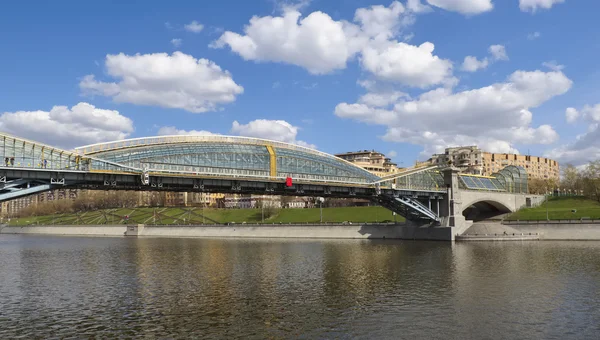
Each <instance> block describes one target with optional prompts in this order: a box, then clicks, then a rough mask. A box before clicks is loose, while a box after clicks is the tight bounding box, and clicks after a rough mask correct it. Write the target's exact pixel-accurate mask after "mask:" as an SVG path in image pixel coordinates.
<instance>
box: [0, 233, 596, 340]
mask: <svg viewBox="0 0 600 340" xmlns="http://www.w3.org/2000/svg"><path fill="white" fill-rule="evenodd" d="M599 255H600V243H597V242H584V243H579V242H528V243H502V244H498V243H486V244H482V243H479V244H476V243H471V244H455V245H450V244H444V243H429V242H394V241H384V242H380V241H359V240H356V241H355V240H352V241H333V240H329V241H303V240H295V241H286V240H217V239H205V240H200V239H124V238H77V237H51V236H44V237H38V236H8V235H6V236H5V235H0V306H1V307H2V308H0V338H2V339H9V338H10V339H31V338H40V337H43V338H82V337H83V338H86V337H101V338H115V337H124V338H146V337H150V338H180V337H203V338H224V337H225V338H240V337H243V338H257V339H259V338H260V339H262V338H290V337H292V338H293V337H299V338H363V339H371V338H394V339H396V338H409V337H419V338H432V339H437V338H445V339H452V338H456V339H463V338H519V339H537V338H548V339H551V338H555V339H562V338H566V337H575V336H576V337H581V338H590V337H591V338H593V337H595V335H596V334H597V332H598V331H599V329H598V327H599V326H598V325H600V313H598V312H597V306H598V305H600V294H599V292H600V256H599Z"/></svg>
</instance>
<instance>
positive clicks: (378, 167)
mask: <svg viewBox="0 0 600 340" xmlns="http://www.w3.org/2000/svg"><path fill="white" fill-rule="evenodd" d="M335 156H336V157H339V158H341V159H343V160H346V161H348V162H350V163H354V164H356V165H358V166H360V167H361V168H363V169H365V170H367V171H369V172H370V173H372V174H374V175H376V176H379V177H383V176H387V175H391V174H394V173H396V172H398V170H400V169H401V168H398V165H397V164H396V163H394V162H392V160H391V159H390V158H388V157H386V156H385V155H384V154H382V153H381V152H377V151H375V150H371V151H369V150H362V151H355V152H346V153H340V154H336V155H335Z"/></svg>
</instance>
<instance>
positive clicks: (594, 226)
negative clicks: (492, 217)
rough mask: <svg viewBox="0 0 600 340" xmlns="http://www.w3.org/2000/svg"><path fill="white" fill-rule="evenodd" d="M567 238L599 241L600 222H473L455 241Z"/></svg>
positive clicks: (568, 239) (569, 239)
mask: <svg viewBox="0 0 600 340" xmlns="http://www.w3.org/2000/svg"><path fill="white" fill-rule="evenodd" d="M532 239H539V240H567V241H582V240H589V241H600V223H592V222H588V223H586V222H585V221H578V220H573V221H543V222H542V221H539V222H538V221H529V222H520V223H516V222H511V223H509V224H503V223H500V222H491V221H486V222H478V223H474V224H473V225H472V226H471V227H470V228H469V229H467V230H466V231H465V232H464V233H463V234H462V235H459V236H457V237H456V240H457V241H471V240H479V241H482V240H494V241H496V240H498V241H501V240H532Z"/></svg>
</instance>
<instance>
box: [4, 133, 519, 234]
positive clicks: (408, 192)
mask: <svg viewBox="0 0 600 340" xmlns="http://www.w3.org/2000/svg"><path fill="white" fill-rule="evenodd" d="M0 160H2V163H0V201H6V200H10V199H14V198H17V197H21V196H26V195H31V194H35V193H39V192H43V191H47V190H52V189H55V188H58V187H71V188H81V189H95V190H168V191H204V192H224V193H238V194H269V195H296V196H324V197H345V198H365V199H369V200H372V201H375V202H377V203H379V204H381V205H383V206H385V207H387V208H389V209H391V210H393V211H395V212H397V213H399V214H401V215H402V216H404V217H406V218H407V219H409V220H418V221H433V222H436V223H439V222H440V221H441V220H442V217H444V216H449V214H450V213H453V210H452V209H459V210H460V212H459V213H462V212H463V211H467V210H468V209H471V210H469V211H468V213H471V214H473V213H474V212H473V211H475V212H476V211H478V210H485V209H487V210H486V211H488V210H489V211H492V210H493V208H497V210H498V211H502V212H504V211H514V210H516V209H518V208H519V207H520V205H519V202H521V201H522V200H520V199H516V200H515V199H514V197H516V196H523V195H524V194H526V193H527V174H526V172H525V170H524V169H523V168H519V167H507V168H505V169H503V170H502V171H500V172H499V173H497V174H494V175H493V176H489V177H484V176H471V175H462V174H458V173H457V171H456V169H454V170H453V169H452V168H445V169H441V168H439V167H437V166H422V167H412V168H407V169H404V170H403V171H402V172H399V173H395V174H390V175H389V176H386V177H378V176H375V175H373V174H371V173H369V172H368V171H366V170H364V169H362V168H360V167H358V166H356V165H355V164H352V163H350V162H347V161H345V160H343V159H340V158H338V157H335V156H333V155H330V154H327V153H324V152H320V151H317V150H314V149H310V148H306V147H302V146H298V145H293V144H288V143H282V142H277V141H271V140H265V139H257V138H247V137H231V136H212V135H211V136H158V137H148V138H135V139H128V140H121V141H114V142H107V143H99V144H94V145H88V146H83V147H79V148H75V149H74V150H63V149H59V148H56V147H53V146H50V145H45V144H42V143H38V142H34V141H30V140H26V139H23V138H19V137H16V136H12V135H9V134H6V133H0ZM290 181H291V183H289V182H290ZM460 192H465V194H464V195H465V197H469V200H470V201H469V202H465V203H466V204H468V206H467V205H465V207H464V209H463V208H462V205H461V206H454V207H452V206H451V204H450V203H451V202H454V203H452V204H455V205H456V204H457V202H458V200H456V199H453V197H455V196H458V195H459V194H460ZM505 196H506V197H509V199H504V198H503V197H505ZM511 202H515V203H511ZM490 207H491V208H490ZM484 208H485V209H484ZM473 209H475V210H473ZM457 211H458V210H457Z"/></svg>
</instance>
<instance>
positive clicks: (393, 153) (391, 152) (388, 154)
mask: <svg viewBox="0 0 600 340" xmlns="http://www.w3.org/2000/svg"><path fill="white" fill-rule="evenodd" d="M386 156H388V157H389V158H394V157H396V156H398V153H397V152H396V151H395V150H390V152H388V153H387V155H386Z"/></svg>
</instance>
